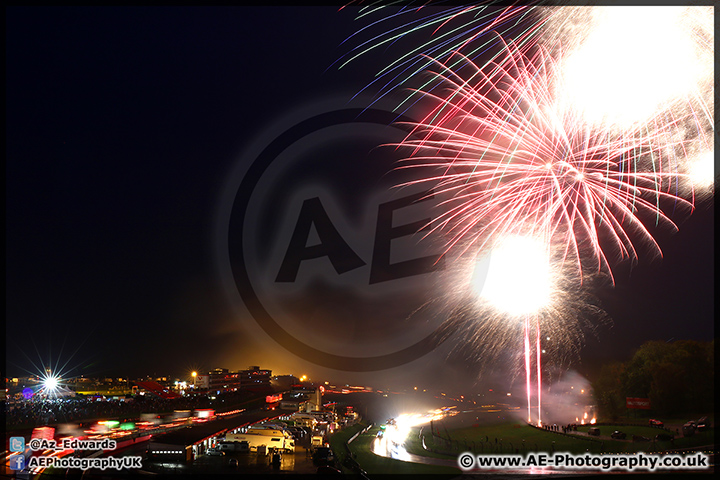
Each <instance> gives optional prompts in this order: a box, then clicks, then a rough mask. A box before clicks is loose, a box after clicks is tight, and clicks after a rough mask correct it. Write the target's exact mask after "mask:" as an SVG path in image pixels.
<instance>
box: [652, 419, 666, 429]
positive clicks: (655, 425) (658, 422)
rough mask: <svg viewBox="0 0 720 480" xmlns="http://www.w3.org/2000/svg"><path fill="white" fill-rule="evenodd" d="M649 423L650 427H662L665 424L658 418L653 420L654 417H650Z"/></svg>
mask: <svg viewBox="0 0 720 480" xmlns="http://www.w3.org/2000/svg"><path fill="white" fill-rule="evenodd" d="M649 423H650V426H651V427H661V428H662V427H664V426H665V424H664V423H663V422H661V421H660V420H655V419H654V418H651V419H650V422H649Z"/></svg>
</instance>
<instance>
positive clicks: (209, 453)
mask: <svg viewBox="0 0 720 480" xmlns="http://www.w3.org/2000/svg"><path fill="white" fill-rule="evenodd" d="M205 455H207V456H209V457H222V456H225V452H223V451H222V450H216V449H214V448H210V449H208V451H207V452H205Z"/></svg>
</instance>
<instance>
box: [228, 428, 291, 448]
mask: <svg viewBox="0 0 720 480" xmlns="http://www.w3.org/2000/svg"><path fill="white" fill-rule="evenodd" d="M267 431H268V432H277V435H273V434H266V433H257V432H255V430H250V431H248V432H247V433H228V434H227V435H225V441H224V442H223V443H228V442H247V445H248V448H249V450H250V451H251V452H252V451H255V452H257V451H258V449H259V448H258V447H264V448H262V449H261V450H266V451H267V450H269V449H271V448H274V449H276V450H282V451H284V452H294V451H295V440H293V438H292V437H291V436H290V435H289V434H287V432H282V431H280V430H270V429H268V430H267ZM226 448H228V447H226Z"/></svg>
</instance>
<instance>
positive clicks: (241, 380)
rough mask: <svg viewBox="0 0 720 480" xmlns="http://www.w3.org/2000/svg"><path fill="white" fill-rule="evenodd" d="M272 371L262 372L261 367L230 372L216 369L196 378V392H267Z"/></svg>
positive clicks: (224, 369)
mask: <svg viewBox="0 0 720 480" xmlns="http://www.w3.org/2000/svg"><path fill="white" fill-rule="evenodd" d="M271 375H272V371H271V370H261V369H260V367H259V366H254V365H253V366H251V367H249V368H248V369H247V370H238V371H235V372H231V371H229V370H228V369H227V368H216V369H215V370H212V371H210V372H208V374H207V375H197V376H196V377H195V389H196V390H208V391H210V392H212V391H216V392H218V393H220V392H235V391H238V390H249V391H265V390H269V389H270V388H271V387H270V377H271Z"/></svg>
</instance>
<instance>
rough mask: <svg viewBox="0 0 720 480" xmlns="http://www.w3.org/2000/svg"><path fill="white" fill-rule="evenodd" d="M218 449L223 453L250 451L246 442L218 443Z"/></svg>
mask: <svg viewBox="0 0 720 480" xmlns="http://www.w3.org/2000/svg"><path fill="white" fill-rule="evenodd" d="M218 448H219V449H220V450H222V451H223V452H241V453H244V452H249V451H250V445H249V444H248V442H247V441H240V442H228V441H225V442H220V443H218Z"/></svg>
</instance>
